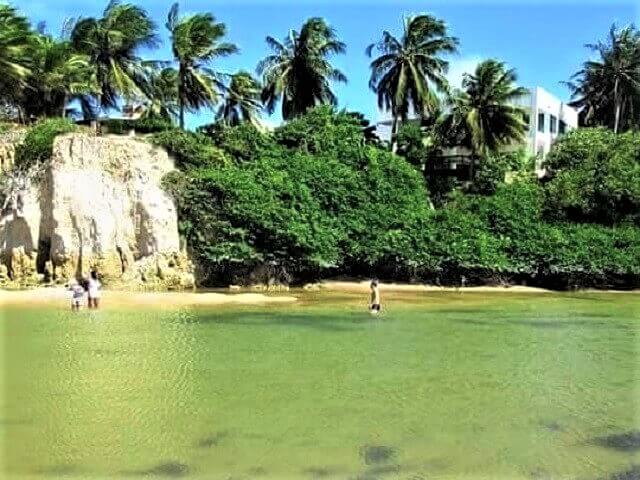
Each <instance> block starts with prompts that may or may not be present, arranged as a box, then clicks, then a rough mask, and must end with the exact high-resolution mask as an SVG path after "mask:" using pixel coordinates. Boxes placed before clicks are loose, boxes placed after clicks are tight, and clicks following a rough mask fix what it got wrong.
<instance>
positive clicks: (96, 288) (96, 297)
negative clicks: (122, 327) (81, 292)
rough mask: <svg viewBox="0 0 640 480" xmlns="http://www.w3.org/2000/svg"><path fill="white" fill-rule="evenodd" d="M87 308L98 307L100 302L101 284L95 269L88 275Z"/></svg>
mask: <svg viewBox="0 0 640 480" xmlns="http://www.w3.org/2000/svg"><path fill="white" fill-rule="evenodd" d="M88 283H89V308H98V305H99V303H100V293H101V292H100V289H101V288H102V284H101V283H100V280H98V272H96V271H95V270H92V271H91V275H90V276H89V282H88Z"/></svg>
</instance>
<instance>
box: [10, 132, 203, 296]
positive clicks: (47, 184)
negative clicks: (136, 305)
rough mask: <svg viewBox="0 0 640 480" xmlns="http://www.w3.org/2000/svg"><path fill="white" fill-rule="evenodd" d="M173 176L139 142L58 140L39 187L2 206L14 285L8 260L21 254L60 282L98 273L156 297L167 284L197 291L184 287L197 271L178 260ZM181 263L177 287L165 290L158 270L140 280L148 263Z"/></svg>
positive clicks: (162, 157)
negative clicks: (148, 288) (169, 189)
mask: <svg viewBox="0 0 640 480" xmlns="http://www.w3.org/2000/svg"><path fill="white" fill-rule="evenodd" d="M172 169H173V162H172V161H171V159H170V158H169V157H168V156H167V153H166V152H165V151H164V150H162V149H159V148H156V147H153V146H151V145H149V144H148V143H146V142H144V141H141V140H136V139H133V138H125V137H93V136H86V135H81V134H71V135H64V136H61V137H59V138H57V139H56V141H55V143H54V147H53V154H52V158H51V161H50V162H49V163H48V165H47V166H46V168H45V169H44V171H43V172H41V173H40V174H39V177H40V179H39V181H29V180H26V181H24V182H22V183H23V184H20V185H19V186H18V188H14V189H13V190H12V193H11V195H9V197H8V198H7V201H6V202H5V203H6V204H5V208H4V211H3V215H2V218H1V219H0V252H1V253H2V255H1V257H2V263H3V264H4V265H6V267H7V269H8V275H9V277H10V278H11V279H12V280H14V281H17V280H18V277H19V275H20V274H19V271H18V269H14V268H13V266H12V260H11V258H12V256H13V251H14V250H15V249H16V248H22V249H23V251H24V254H25V255H30V256H31V255H32V253H34V252H35V257H34V262H35V263H36V267H37V272H38V273H40V274H42V275H44V276H45V278H51V279H52V280H55V281H59V282H64V281H68V280H69V279H71V278H73V277H76V278H78V277H84V276H86V275H87V274H88V272H89V271H90V270H91V269H93V268H96V269H97V270H98V271H99V272H100V274H101V275H102V276H103V278H104V279H105V280H106V281H120V282H124V281H127V282H131V283H135V284H136V285H137V286H138V283H140V284H141V285H144V284H145V283H148V284H149V285H153V288H156V289H157V288H162V286H163V282H164V284H166V286H167V287H172V288H176V287H182V288H185V287H190V286H193V281H191V282H188V281H187V279H188V278H191V279H192V278H193V274H192V273H193V265H192V264H191V262H190V261H189V260H188V259H187V258H186V256H185V255H184V254H182V253H180V241H179V236H178V226H177V214H176V209H175V206H174V204H173V201H172V200H171V198H170V197H169V196H168V195H167V194H166V193H165V192H164V191H163V190H162V189H161V187H160V182H161V178H162V177H163V176H164V175H165V174H166V173H168V172H169V171H171V170H172ZM19 183H20V182H18V184H19ZM176 256H180V261H178V262H176V261H175V260H172V261H171V263H172V265H174V267H172V268H173V270H175V271H174V272H173V273H174V274H175V275H177V276H180V277H181V278H182V280H181V281H180V282H177V283H176V282H175V278H173V277H172V279H171V281H166V282H165V281H164V279H163V278H162V276H161V275H160V274H159V273H158V269H156V275H155V276H153V275H149V274H148V272H147V275H146V277H144V278H142V275H141V273H140V272H141V271H142V270H144V269H143V268H141V267H140V265H146V264H147V263H148V262H149V259H150V258H151V259H154V262H156V263H157V262H158V261H159V260H157V259H161V258H168V259H170V258H174V257H176ZM29 258H31V257H29ZM176 258H177V257H176ZM167 262H168V261H167Z"/></svg>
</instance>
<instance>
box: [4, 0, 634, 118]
mask: <svg viewBox="0 0 640 480" xmlns="http://www.w3.org/2000/svg"><path fill="white" fill-rule="evenodd" d="M0 1H2V0H0ZM12 3H13V4H14V5H15V6H16V7H18V8H19V9H20V10H21V11H22V12H24V13H25V14H26V15H27V16H28V17H29V18H30V19H31V21H32V22H33V23H34V24H35V23H37V22H39V21H45V22H46V23H47V27H48V30H49V31H50V32H52V33H58V32H59V31H60V27H61V25H62V23H63V21H64V19H65V18H68V17H76V16H95V15H99V14H100V13H101V12H102V10H103V9H104V7H105V5H106V3H107V0H99V1H98V0H82V1H81V0H29V1H24V0H15V1H13V2H12ZM135 3H137V4H138V5H140V6H142V7H143V8H145V9H146V10H147V11H148V12H149V13H150V14H151V16H152V17H153V18H154V20H155V21H156V23H157V24H158V27H159V33H160V36H161V38H162V40H163V44H162V46H161V47H160V48H159V49H158V50H155V51H153V52H144V54H143V56H145V57H150V58H156V59H167V60H168V59H170V57H171V55H170V46H169V44H168V37H167V34H166V30H165V29H164V22H165V19H166V14H167V11H168V10H169V8H170V6H171V4H172V3H173V2H172V0H138V1H136V2H135ZM636 3H637V2H633V1H625V0H601V1H591V0H582V1H573V0H565V1H552V0H539V1H516V0H491V1H481V0H480V1H475V2H474V1H472V0H466V1H456V0H449V1H446V0H431V1H428V2H427V1H393V0H384V1H383V0H378V1H375V0H369V1H366V0H345V1H340V0H335V1H330V0H297V1H295V0H184V1H181V2H180V7H181V11H182V12H183V13H189V12H202V11H211V12H212V13H213V14H214V15H215V16H216V18H217V19H218V20H219V21H222V22H224V23H226V24H227V29H228V33H227V39H228V40H229V41H232V42H234V43H236V44H237V45H238V46H239V47H240V49H241V52H240V54H238V55H235V56H233V57H230V58H227V59H222V60H220V61H219V62H218V65H217V68H218V69H219V70H221V71H225V72H229V73H232V72H234V71H236V70H239V69H245V70H249V71H251V72H253V71H254V70H255V66H256V64H257V62H258V60H259V59H260V58H262V57H263V56H264V55H266V54H267V53H268V50H267V48H266V45H265V43H264V37H265V36H266V35H272V36H275V37H277V38H282V37H284V36H285V35H286V34H287V32H288V31H289V30H290V29H291V28H296V29H298V28H299V26H300V25H301V24H302V22H303V21H304V20H305V19H307V18H309V17H311V16H320V17H324V18H325V19H327V21H328V22H329V23H330V24H331V25H332V26H333V27H334V28H335V29H336V30H337V32H338V35H339V37H340V38H341V39H342V40H343V41H344V42H345V43H346V44H347V53H346V55H341V56H337V57H335V58H334V64H335V65H336V66H337V67H338V68H340V69H341V70H342V71H343V72H345V73H346V75H347V77H348V78H349V82H348V84H346V85H337V86H336V87H335V92H336V94H337V95H338V98H339V101H340V107H346V108H348V109H350V110H357V111H360V112H363V113H364V114H365V115H366V116H367V117H368V118H370V119H372V120H374V121H375V120H376V119H378V118H379V116H380V114H379V112H378V111H377V107H376V100H375V96H374V94H373V93H372V92H371V91H370V90H369V88H368V78H369V61H370V60H369V59H368V58H367V57H366V56H365V53H364V51H365V48H366V46H367V45H368V44H369V43H372V42H373V41H376V40H377V39H378V38H379V37H380V35H381V32H382V30H385V29H386V30H390V31H392V32H394V33H398V34H399V32H400V29H401V20H402V17H403V15H407V14H412V13H419V12H427V13H431V14H434V15H436V16H437V17H439V18H442V19H443V20H445V21H446V22H447V24H448V26H449V29H450V32H451V34H452V35H455V36H457V37H458V38H459V39H460V48H459V53H458V54H457V55H455V56H453V57H451V58H450V62H451V67H450V79H451V81H452V82H454V83H456V82H458V81H459V79H460V77H461V75H462V73H463V72H464V71H469V70H472V69H473V67H474V65H475V64H476V63H477V62H478V61H479V60H480V59H483V58H489V57H493V58H498V59H500V60H503V61H505V62H507V63H508V64H509V65H510V66H512V67H515V68H516V70H517V72H518V75H519V83H520V84H522V85H524V86H535V85H539V86H542V87H543V88H545V89H547V90H549V91H550V92H552V93H553V94H555V95H556V96H558V97H560V98H561V99H567V98H568V91H567V89H566V87H565V86H564V85H562V83H561V82H562V81H563V80H567V79H568V78H569V77H570V76H571V75H572V74H573V73H574V72H575V71H576V70H578V69H579V67H580V64H581V62H583V61H584V60H585V59H586V58H587V56H588V55H589V53H588V51H587V50H586V49H585V48H584V44H585V43H592V42H595V41H597V40H598V39H604V38H605V36H606V34H607V32H608V29H609V27H610V25H611V24H612V23H614V22H615V23H616V24H618V25H626V24H629V23H632V22H635V23H638V21H637V19H638V14H639V12H640V10H639V8H638V7H637V5H636ZM268 120H269V122H270V123H278V122H279V121H280V118H279V115H277V114H274V115H273V116H272V117H270V118H269V119H268ZM209 121H211V113H209V112H203V113H200V114H199V115H190V116H189V118H188V126H189V127H195V126H197V125H199V124H202V123H207V122H209Z"/></svg>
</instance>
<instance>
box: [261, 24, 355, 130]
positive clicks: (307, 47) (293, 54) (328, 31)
mask: <svg viewBox="0 0 640 480" xmlns="http://www.w3.org/2000/svg"><path fill="white" fill-rule="evenodd" d="M266 42H267V45H268V46H269V48H271V50H272V51H273V53H272V54H271V55H268V56H267V57H266V58H264V59H263V60H262V61H260V63H259V64H258V68H257V71H258V74H259V75H262V84H263V85H264V87H263V90H262V101H263V102H264V103H265V107H266V109H267V111H268V112H269V113H270V114H271V113H273V112H274V110H275V107H276V105H277V103H278V101H280V102H281V103H282V117H283V118H284V119H285V120H288V119H291V118H293V117H295V116H297V115H302V114H303V113H305V112H306V111H307V110H308V109H309V108H311V107H313V106H315V105H318V104H329V105H336V104H337V98H336V96H335V94H334V93H333V92H332V91H331V85H330V82H331V81H335V82H342V83H346V81H347V77H346V76H345V75H344V73H342V72H341V71H340V70H338V69H337V68H335V67H334V66H333V65H331V63H330V62H329V59H328V57H329V56H330V55H332V54H341V53H344V52H345V51H346V46H345V44H344V43H343V42H341V41H340V40H338V37H337V35H336V32H335V30H334V29H333V28H331V27H330V26H329V25H327V23H326V22H325V21H324V20H323V19H322V18H315V17H314V18H310V19H308V20H307V21H306V22H305V23H304V24H303V25H302V28H301V29H300V32H299V33H298V32H296V31H295V30H291V32H289V36H288V37H287V38H286V39H285V40H284V41H282V42H280V41H278V40H276V39H275V38H273V37H267V38H266Z"/></svg>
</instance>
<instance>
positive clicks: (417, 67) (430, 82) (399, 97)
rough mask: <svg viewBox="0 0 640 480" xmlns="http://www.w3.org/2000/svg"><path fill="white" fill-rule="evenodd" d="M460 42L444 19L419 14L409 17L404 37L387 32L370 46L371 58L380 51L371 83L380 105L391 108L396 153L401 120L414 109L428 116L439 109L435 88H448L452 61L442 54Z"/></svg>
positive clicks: (373, 66)
mask: <svg viewBox="0 0 640 480" xmlns="http://www.w3.org/2000/svg"><path fill="white" fill-rule="evenodd" d="M457 45H458V40H457V39H456V38H454V37H450V36H448V35H447V28H446V25H445V23H444V22H443V21H442V20H439V19H437V18H435V17H433V16H431V15H418V16H413V17H407V18H405V20H404V33H403V36H402V38H400V39H398V38H396V37H394V36H393V35H392V34H391V33H389V32H387V31H384V32H383V33H382V39H381V40H380V41H379V42H378V43H373V44H371V45H369V47H368V48H367V55H368V56H369V57H371V55H372V52H373V50H374V49H376V50H378V52H379V53H380V56H379V57H377V58H376V59H374V60H373V61H372V62H371V65H370V67H371V78H370V80H369V86H370V88H371V89H372V90H373V91H374V92H375V93H376V94H377V96H378V107H379V108H381V109H384V110H386V111H391V115H392V117H393V121H392V126H391V138H392V150H393V151H394V152H395V151H396V149H397V141H396V139H395V137H396V135H397V133H398V127H399V122H400V120H402V121H406V120H407V117H408V115H409V113H410V110H413V111H414V112H415V113H417V114H419V115H421V116H423V117H425V116H429V114H430V113H432V112H433V111H435V110H436V109H437V108H438V104H439V99H438V97H437V96H436V92H435V91H436V90H439V91H447V89H448V86H447V81H446V79H445V77H444V75H445V74H446V72H447V69H448V66H449V64H448V62H447V61H445V60H443V59H442V58H441V55H442V54H446V53H454V52H456V50H457Z"/></svg>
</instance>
